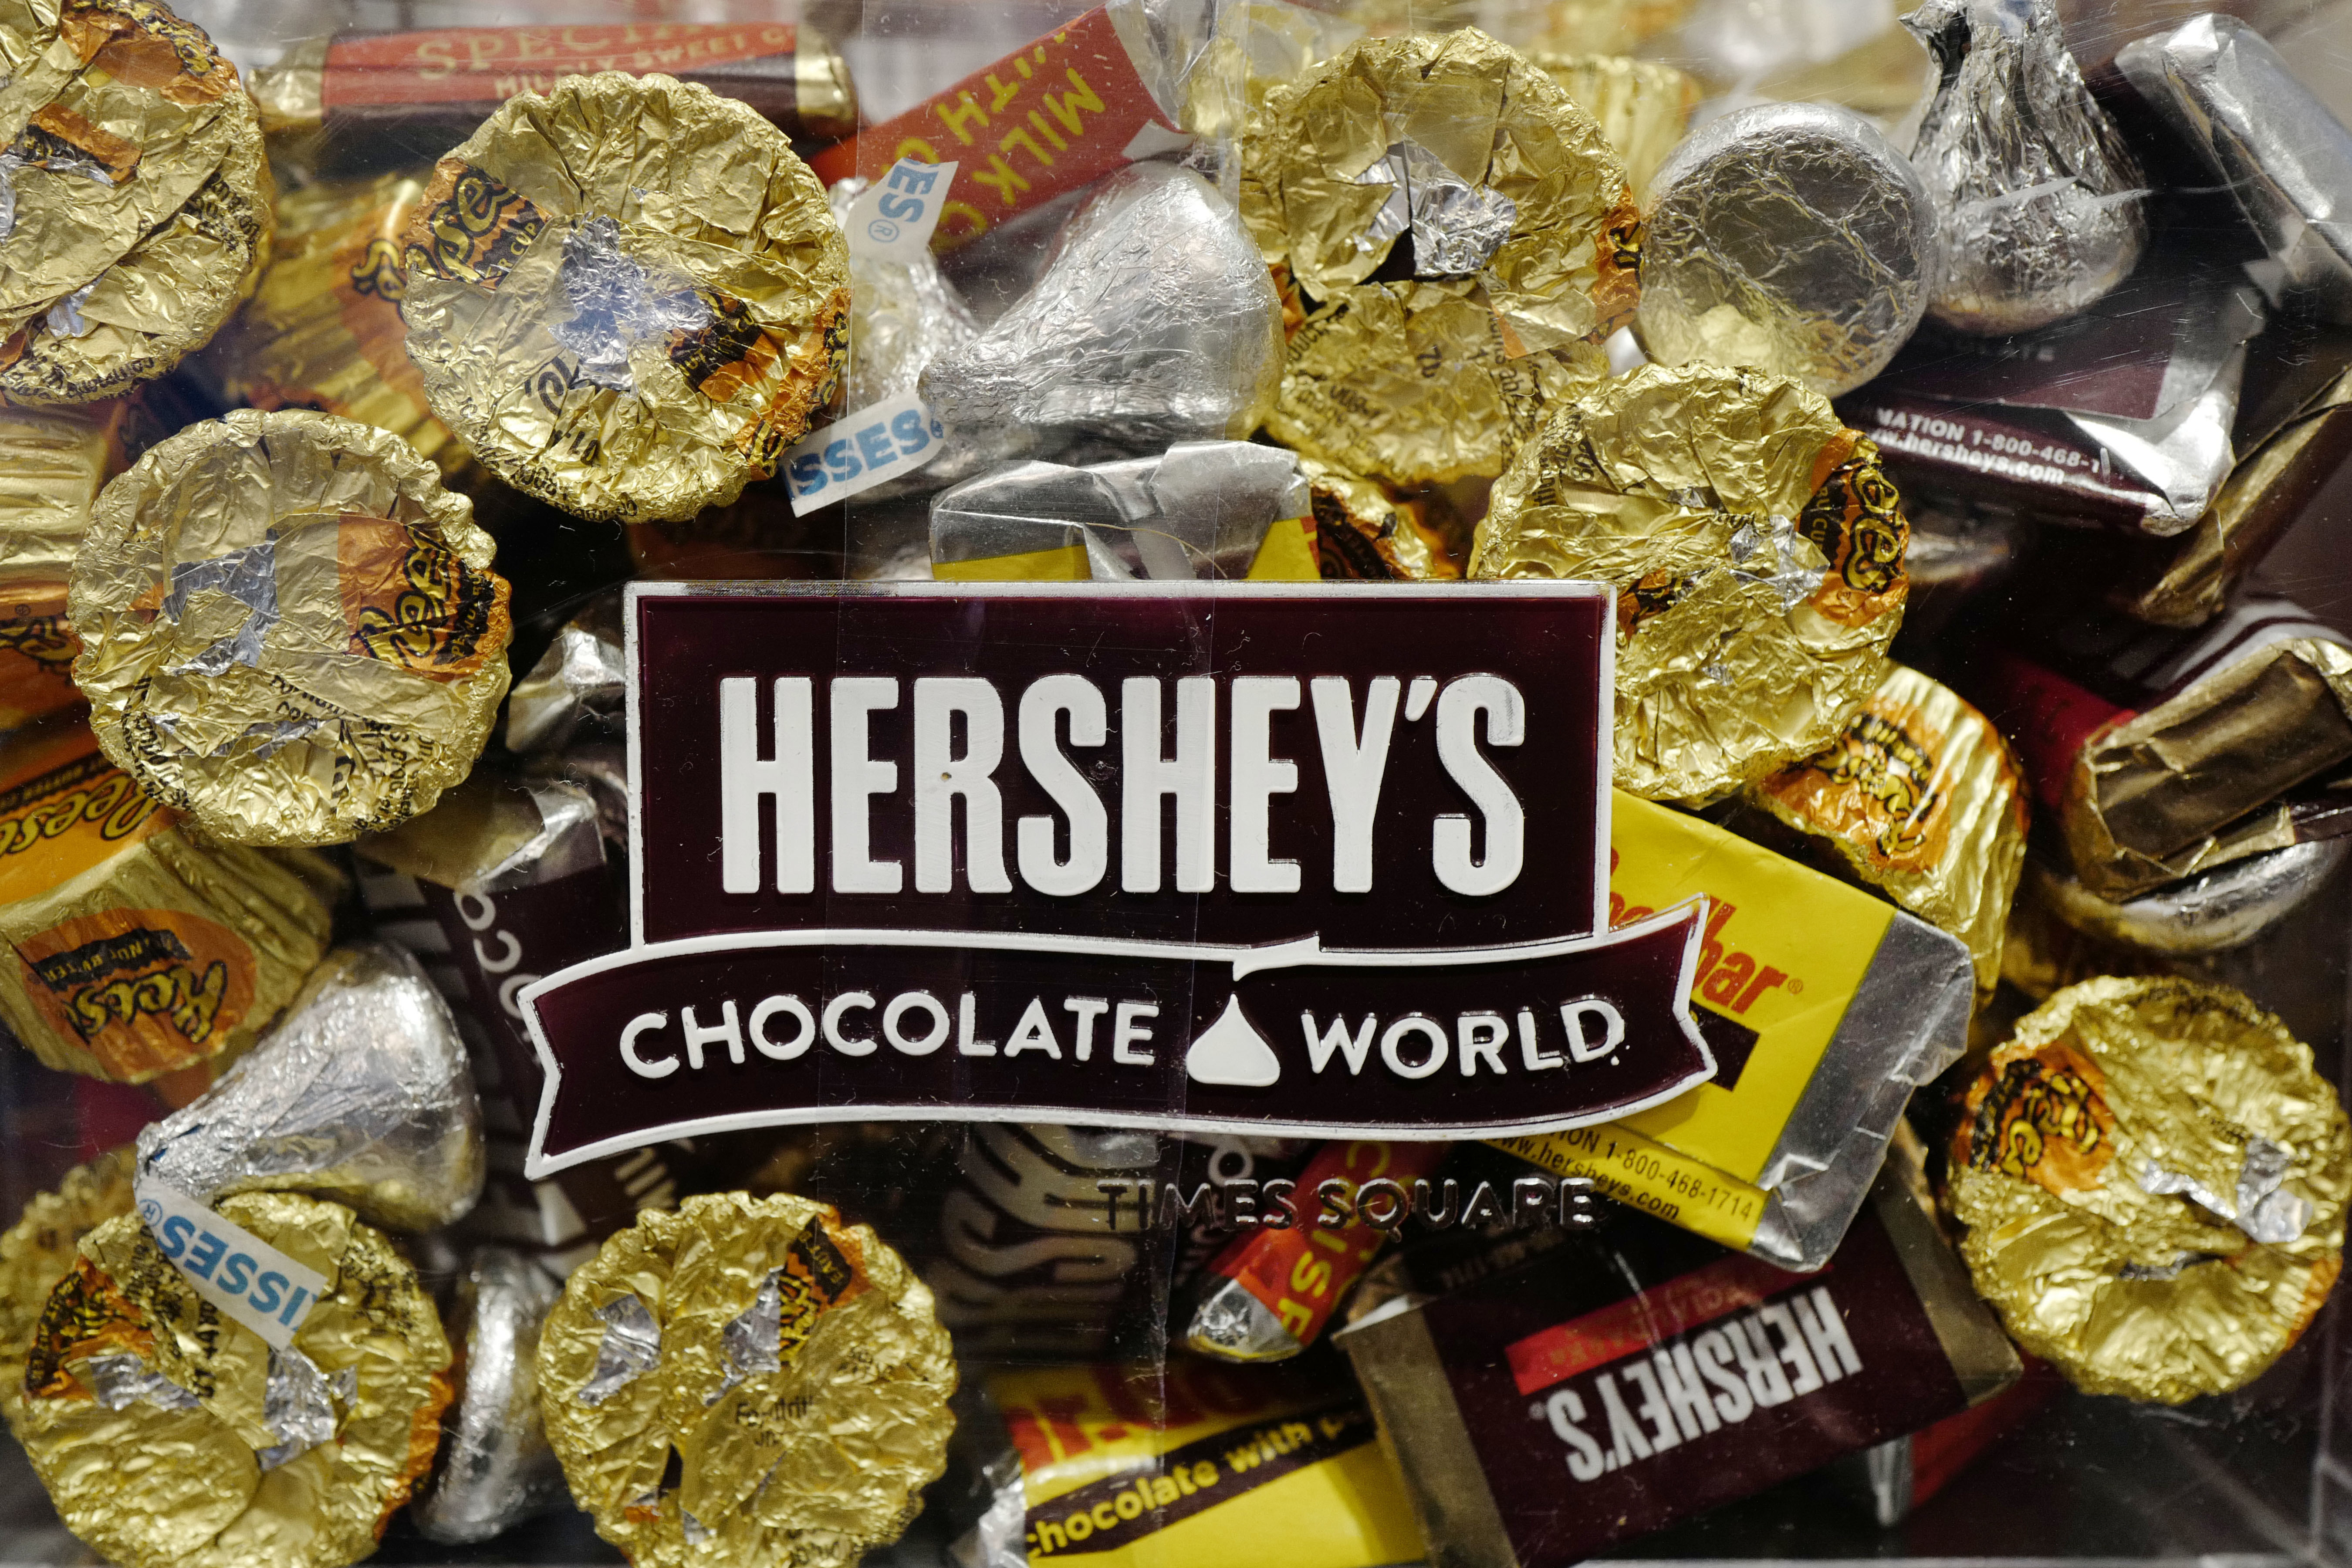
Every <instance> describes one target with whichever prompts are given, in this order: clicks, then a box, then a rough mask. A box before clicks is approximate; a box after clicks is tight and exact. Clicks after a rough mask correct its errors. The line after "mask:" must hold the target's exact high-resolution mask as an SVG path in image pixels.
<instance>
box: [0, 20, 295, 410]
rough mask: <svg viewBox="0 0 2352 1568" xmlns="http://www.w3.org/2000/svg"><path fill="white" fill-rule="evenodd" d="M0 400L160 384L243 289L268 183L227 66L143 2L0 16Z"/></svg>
mask: <svg viewBox="0 0 2352 1568" xmlns="http://www.w3.org/2000/svg"><path fill="white" fill-rule="evenodd" d="M0 62H6V63H7V65H8V68H9V69H10V70H11V72H12V73H13V74H12V77H11V79H9V81H8V107H7V109H6V110H0V123H5V126H6V127H7V130H8V133H9V134H10V135H11V136H12V137H13V138H14V139H13V140H12V141H11V142H9V143H8V145H7V147H6V149H5V151H0V402H8V403H26V404H48V403H88V402H90V401H91V400H93V399H96V398H100V397H110V396H113V395H117V394H120V393H124V392H128V391H130V390H131V388H132V387H133V386H136V385H137V384H139V383H141V382H142V381H146V380H149V379H150V378H152V377H154V376H158V375H161V374H163V373H164V372H165V371H167V370H170V369H171V368H172V367H173V365H174V364H176V363H179V361H180V359H181V357H182V356H183V355H184V354H186V353H189V351H191V350H193V349H196V348H199V347H202V346H203V344H204V342H205V340H206V339H208V338H210V337H211V336H212V335H213V333H214V332H215V331H217V330H218V329H219V327H220V324H221V323H222V322H223V321H226V320H227V319H228V317H229V313H230V312H231V311H233V310H236V305H237V301H238V300H241V299H243V298H244V297H245V296H246V295H247V293H249V292H250V291H251V290H252V288H253V283H254V279H255V278H256V277H257V275H258V273H259V271H260V268H261V262H262V258H263V256H264V254H265V252H266V251H267V249H268V237H269V200H270V190H269V172H268V166H267V165H266V163H264V161H263V158H262V151H261V128H260V126H259V125H258V123H257V121H256V120H255V117H254V110H253V100H251V99H249V98H247V96H246V94H245V89H244V88H243V87H241V86H240V85H239V84H238V82H237V78H236V67H235V66H233V65H231V64H230V63H229V62H228V60H227V58H226V57H225V56H223V55H222V54H220V53H219V52H218V51H217V50H215V48H214V47H213V45H212V40H211V39H210V38H208V37H205V34H204V31H203V29H201V28H198V27H195V26H190V25H189V24H188V23H186V22H184V21H182V20H181V19H180V18H179V17H177V16H173V14H172V13H171V12H170V11H168V10H166V9H164V8H163V6H162V5H155V4H152V0H96V3H94V4H77V5H70V6H68V7H65V8H64V9H63V10H62V12H61V11H60V9H59V8H58V6H55V5H16V6H12V7H10V9H9V10H8V11H7V12H6V13H5V15H0Z"/></svg>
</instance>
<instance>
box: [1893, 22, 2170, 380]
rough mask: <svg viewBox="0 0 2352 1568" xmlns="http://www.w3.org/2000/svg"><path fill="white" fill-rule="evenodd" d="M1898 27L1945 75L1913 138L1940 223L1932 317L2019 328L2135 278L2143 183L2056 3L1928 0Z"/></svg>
mask: <svg viewBox="0 0 2352 1568" xmlns="http://www.w3.org/2000/svg"><path fill="white" fill-rule="evenodd" d="M1903 25H1904V26H1906V27H1908V28H1909V29H1910V30H1911V31H1912V32H1913V33H1914V34H1916V35H1917V37H1918V38H1919V41H1920V42H1921V43H1923V44H1925V45H1927V51H1928V53H1930V54H1931V55H1933V56H1934V57H1935V58H1936V64H1937V67H1939V68H1941V70H1942V72H1943V80H1942V82H1941V84H1940V85H1939V86H1938V87H1937V89H1936V95H1935V98H1934V99H1933V100H1931V101H1930V102H1929V103H1928V105H1927V118H1926V119H1925V120H1924V121H1921V122H1920V126H1919V136H1918V140H1917V141H1916V142H1914V143H1913V145H1912V149H1911V163H1912V165H1913V167H1915V168H1916V169H1917V170H1918V171H1919V177H1920V179H1921V180H1923V181H1925V182H1926V183H1927V190H1928V193H1929V194H1930V195H1932V196H1933V197H1934V198H1935V201H1936V205H1937V210H1938V212H1939V213H1940V214H1941V215H1942V218H1943V224H1944V247H1945V256H1946V267H1945V273H1944V281H1943V284H1942V286H1941V287H1940V288H1938V289H1937V290H1936V298H1935V303H1934V305H1933V306H1932V310H1933V311H1934V313H1935V317H1936V319H1937V321H1942V322H1944V323H1945V324H1946V325H1948V326H1951V327H1957V328H1958V329H1959V330H1960V331H1968V332H1984V333H1988V334H1999V333H2005V332H2021V331H2028V330H2029V329H2031V328H2034V327H2040V326H2046V325H2047V324H2049V323H2050V322H2052V321H2061V320H2063V319H2064V318H2065V317H2068V316H2071V315H2073V314H2074V312H2075V311H2077V310H2081V309H2083V307H2084V306H2085V305H2088V304H2089V303H2090V302H2091V301H2092V300H2096V299H2097V298H2098V297H2099V296H2100V295H2102V294H2105V292H2106V291H2107V290H2108V289H2113V288H2114V287H2115V286H2116V284H2118V283H2120V282H2122V281H2123V280H2124V279H2126V278H2128V277H2129V276H2131V271H2132V268H2134V267H2137V265H2138V264H2139V257H2140V252H2141V251H2142V250H2143V249H2145V248H2146V247H2147V214H2146V213H2145V212H2144V211H2143V210H2142V198H2143V196H2144V195H2145V192H2144V190H2143V186H2144V184H2145V183H2146V182H2145V179H2144V177H2143V176H2142V174H2141V173H2140V168H2139V164H2138V163H2137V162H2136V161H2135V160H2134V159H2133V157H2132V155H2131V153H2130V152H2129V150H2128V149H2126V147H2125V145H2124V141H2123V135H2122V133H2121V132H2119V131H2117V130H2116V122H2115V121H2113V120H2110V119H2109V118H2108V117H2107V113H2106V110H2103V109H2101V108H2100V107H2099V106H2098V105H2097V104H2096V103H2095V102H2094V101H2093V100H2092V98H2091V94H2090V89H2088V88H2086V87H2084V85H2083V73H2082V70H2081V69H2080V68H2078V67H2077V66H2076V65H2075V64H2074V56H2073V55H2071V54H2069V53H2067V52H2066V44H2065V39H2064V37H2063V32H2062V30H2061V28H2060V26H2059V23H2058V11H2057V6H2056V5H2055V4H2054V0H1927V4H1926V5H1922V6H1920V7H1919V8H1918V9H1917V10H1916V11H1914V12H1912V13H1911V14H1910V15H1909V16H1905V17H1904V18H1903Z"/></svg>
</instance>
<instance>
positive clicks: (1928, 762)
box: [1747, 663, 2026, 994]
mask: <svg viewBox="0 0 2352 1568" xmlns="http://www.w3.org/2000/svg"><path fill="white" fill-rule="evenodd" d="M1747 798H1748V801H1749V802H1750V803H1752V804H1753V805H1756V806H1758V807H1759V808H1760V809H1762V810H1763V811H1765V812H1767V813H1769V814H1770V815H1771V816H1773V817H1774V818H1776V819H1777V820H1779V821H1780V823H1781V824H1782V825H1783V826H1787V827H1790V828H1793V829H1795V830H1796V831H1797V832H1798V833H1801V834H1803V835H1805V836H1806V837H1808V838H1810V839H1811V840H1814V841H1816V842H1819V843H1822V844H1825V845H1826V846H1827V847H1828V848H1829V850H1830V852H1831V853H1832V855H1833V856H1834V857H1835V858H1836V859H1837V861H1838V862H1839V863H1841V864H1843V866H1844V867H1845V868H1846V869H1847V870H1848V872H1849V873H1850V874H1851V875H1853V877H1855V878H1857V879H1859V880H1860V881H1861V882H1862V883H1863V884H1864V886H1866V887H1873V888H1877V889H1881V890H1882V891H1884V892H1885V894H1886V896H1887V897H1888V898H1890V899H1893V900H1895V902H1896V903H1898V904H1900V905H1902V906H1903V907H1904V908H1905V909H1906V910H1910V911H1911V912H1912V913H1913V914H1915V915H1917V916H1918V917H1919V918H1920V919H1921V920H1924V921H1928V922H1929V923H1931V924H1933V925H1936V926H1939V927H1941V928H1942V929H1943V930H1945V931H1950V932H1951V933H1952V934H1953V935H1954V936H1957V937H1958V938H1959V939H1960V940H1961V941H1962V942H1967V943H1968V944H1969V954H1970V956H1971V957H1972V958H1973V959H1974V960H1975V962H1976V973H1977V990H1978V991H1979V993H1980V994H1983V993H1990V991H1991V990H1992V988H1993V985H1994V984H1995V982H1997V981H1998V980H1999V979H2000V951H2001V930H2002V927H2003V926H2004V924H2005V923H2006V922H2007V919H2008V915H2009V905H2010V900H2011V898H2012V897H2013V896H2014V895H2015V893H2016V891H2017V879H2018V873H2019V868H2021V866H2022V865H2023V863H2024V860H2025V826H2026V808H2025V788H2024V784H2023V783H2022V782H2021V780H2020V778H2019V776H2018V771H2017V763H2016V761H2015V759H2014V758H2012V757H2011V755H2010V753H2009V747H2008V746H2007V745H2006V744H2004V743H2003V742H2002V741H2001V738H2000V731H1997V730H1995V729H1994V728H1993V727H1992V725H1991V723H1990V721H1988V720H1987V719H1986V718H1985V716H1984V715H1983V714H1981V713H1979V712H1978V711H1977V710H1975V709H1973V708H1971V707H1969V705H1968V704H1967V703H1965V702H1963V701H1961V700H1959V699H1958V697H1956V696H1954V695H1953V694H1952V693H1951V691H1950V690H1949V689H1947V688H1946V687H1944V686H1942V685H1939V684H1938V683H1937V682H1936V681H1933V680H1930V679H1927V677H1926V676H1924V675H1921V674H1920V673H1919V672H1918V671H1916V670H1914V669H1906V668H1904V667H1903V666H1901V665H1899V664H1893V663H1890V664H1888V665H1887V667H1886V678H1885V679H1884V680H1882V681H1880V682H1879V685H1878V689H1877V690H1876V691H1874V692H1873V693H1872V694H1871V696H1870V698H1869V700H1867V701H1865V702H1864V703H1863V705H1862V707H1861V709H1860V710H1859V711H1857V712H1856V713H1855V714H1854V716H1853V718H1852V719H1851V720H1849V721H1847V722H1846V727H1845V732H1844V733H1843V734H1842V735H1840V736H1839V737H1838V739H1837V740H1836V741H1835V742H1833V743H1832V744H1831V745H1830V746H1829V747H1828V748H1827V749H1826V750H1824V751H1822V752H1816V753H1815V754H1814V755H1812V756H1810V757H1808V758H1806V759H1805V760H1804V761H1803V762H1801V763H1796V764H1794V765H1793V766H1790V767H1787V768H1783V769H1782V770H1781V771H1780V772H1779V773H1774V774H1773V775H1771V776H1770V777H1769V778H1767V779H1764V780H1763V781H1761V782H1760V783H1759V784H1754V785H1753V786H1751V787H1750V788H1749V790H1748V797H1747Z"/></svg>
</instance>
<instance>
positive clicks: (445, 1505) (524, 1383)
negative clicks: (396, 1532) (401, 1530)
mask: <svg viewBox="0 0 2352 1568" xmlns="http://www.w3.org/2000/svg"><path fill="white" fill-rule="evenodd" d="M557 1289H558V1287H557V1285H556V1282H555V1280H554V1279H553V1278H552V1277H551V1276H550V1275H548V1274H547V1273H546V1272H545V1271H544V1270H542V1269H541V1268H539V1266H538V1265H537V1264H534V1263H532V1262H531V1261H530V1259H529V1258H524V1257H523V1256H522V1255H521V1254H520V1253H516V1252H512V1251H509V1250H508V1249H507V1248H505V1247H478V1248H477V1249H476V1250H475V1253H474V1256H473V1258H472V1260H471V1261H470V1262H469V1263H468V1264H467V1270H466V1278H465V1279H462V1280H460V1281H459V1282H458V1286H457V1308H456V1310H455V1311H454V1312H453V1313H452V1315H451V1317H450V1319H449V1321H448V1324H447V1329H448V1331H449V1334H450V1337H451V1338H452V1339H453V1340H455V1341H456V1342H457V1343H456V1346H455V1348H456V1349H457V1367H458V1373H457V1390H456V1396H455V1398H453V1399H452V1401H451V1402H450V1405H449V1409H448V1412H447V1414H446V1416H445V1417H444V1419H443V1427H442V1434H441V1447H440V1452H439V1456H438V1458H436V1461H435V1464H434V1467H433V1474H432V1477H431V1479H428V1480H426V1481H425V1484H424V1485H423V1486H422V1487H420V1488H418V1489H417V1494H416V1500H415V1503H414V1504H412V1505H411V1506H410V1508H409V1510H408V1517H409V1518H410V1519H411V1520H413V1521H415V1524H416V1528H417V1530H418V1531H420V1532H421V1533H422V1534H423V1535H424V1536H425V1539H426V1540H428V1541H438V1542H443V1543H445V1544H447V1545H452V1546H456V1545H464V1544H467V1543H470V1542H478V1541H488V1540H489V1539H490V1538H491V1537H492V1536H494V1535H497V1534H499V1532H500V1531H504V1530H507V1529H509V1527H511V1526H513V1525H516V1524H520V1522H522V1521H524V1520H526V1519H530V1518H531V1517H532V1516H534V1515H536V1514H541V1513H544V1512H546V1511H548V1510H551V1509H553V1508H558V1507H561V1506H562V1504H563V1502H564V1500H565V1499H566V1495H567V1494H566V1493H565V1492H564V1489H563V1469H562V1466H560V1465H558V1464H557V1463H556V1462H555V1452H554V1450H553V1449H551V1448H550V1447H548V1446H547V1427H546V1426H545V1425H544V1424H543V1423H542V1422H541V1419H540V1415H539V1330H540V1324H541V1322H542V1321H544V1320H545V1318H546V1317H547V1311H548V1309H549V1308H550V1307H551V1306H553V1305H554V1304H555V1298H556V1293H557Z"/></svg>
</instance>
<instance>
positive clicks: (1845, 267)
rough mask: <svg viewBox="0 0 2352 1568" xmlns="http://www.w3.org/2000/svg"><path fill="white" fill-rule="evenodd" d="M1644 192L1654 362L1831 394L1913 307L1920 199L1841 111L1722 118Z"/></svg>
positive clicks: (1931, 284) (1934, 252)
mask: <svg viewBox="0 0 2352 1568" xmlns="http://www.w3.org/2000/svg"><path fill="white" fill-rule="evenodd" d="M1650 189H1651V202H1652V205H1651V210H1650V216H1649V222H1648V227H1647V230H1646V232H1645V233H1644V235H1643V240H1642V304H1641V311H1640V317H1639V321H1640V325H1641V332H1642V342H1643V346H1644V347H1645V348H1646V349H1647V350H1648V352H1649V354H1650V357H1651V358H1653V359H1654V360H1657V361H1659V362H1660V363H1664V364H1684V363H1689V362H1691V361H1694V360H1696V361H1703V362H1706V363H1714V364H1745V365H1756V366H1759V367H1760V368H1762V369H1765V370H1770V371H1776V372H1778V373H1780V374H1782V375H1787V376H1792V377H1794V378H1796V379H1797V380H1800V381H1802V382H1804V383H1806V384H1808V385H1810V386H1811V387H1812V388H1813V389H1814V390H1815V391H1817V392H1820V393H1822V394H1823V395H1829V396H1835V395H1838V394H1839V393H1843V392H1850V391H1852V390H1853V388H1855V387H1857V386H1860V385H1861V384H1863V383H1864V382H1865V381H1868V380H1869V379H1870V378H1871V377H1872V376H1874V375H1876V374H1878V373H1879V372H1880V371H1881V370H1883V369H1885V366H1886V362H1887V361H1888V360H1891V359H1893V358H1894V357H1895V351H1896V350H1897V349H1899V348H1901V347H1902V346H1903V344H1904V343H1905V342H1906V340H1908V339H1909V338H1910V336H1911V334H1912V332H1913V331H1915V330H1916V329H1917V327H1918V325H1919V321H1920V318H1921V317H1922V316H1923V315H1924V314H1925V313H1926V311H1927V300H1928V296H1929V294H1930V293H1931V291H1932V290H1933V289H1934V288H1935V284H1936V279H1937V276H1938V271H1939V268H1940V266H1941V263H1940V261H1939V259H1938V258H1939V254H1940V252H1939V245H1938V241H1937V231H1936V216H1935V212H1934V209H1933V206H1932V205H1931V204H1930V203H1929V201H1928V199H1927V191H1926V190H1925V188H1924V187H1923V186H1922V185H1921V184H1920V182H1919V177H1918V175H1917V174H1914V173H1913V172H1912V169H1911V165H1910V164H1909V163H1906V162H1904V159H1903V156H1902V154H1901V153H1897V152H1895V149H1894V148H1892V147H1890V146H1888V145H1887V143H1886V139H1885V137H1883V136H1881V135H1880V134H1879V133H1878V132H1877V131H1876V130H1875V129H1874V127H1873V126H1872V125H1871V123H1870V122H1869V121H1866V120H1864V119H1863V118H1862V116H1860V115H1858V114H1856V113H1854V112H1853V110H1846V109H1840V108H1838V107H1836V106H1835V105H1832V104H1821V103H1772V104H1761V105H1759V106H1757V107H1755V108H1752V109H1743V110H1738V111H1737V112H1734V113H1731V114H1727V115H1725V116H1723V117H1722V118H1721V119H1719V120H1716V121H1710V122H1708V123H1707V124H1706V126H1704V127H1702V128H1701V129H1699V130H1698V131H1696V132H1692V133H1691V135H1690V136H1689V137H1688V138H1687V139H1685V141H1684V142H1683V143H1682V145H1681V146H1679V147H1677V148H1676V149H1675V151H1674V153H1673V154H1672V155H1671V156H1669V157H1668V158H1667V159H1666V161H1665V163H1664V164H1663V165H1661V166H1660V168H1659V170H1658V173H1657V176H1656V178H1655V179H1654V180H1653V181H1652V182H1651V187H1650Z"/></svg>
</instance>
